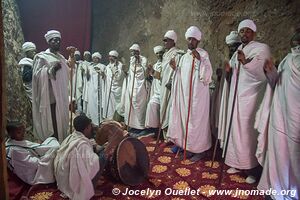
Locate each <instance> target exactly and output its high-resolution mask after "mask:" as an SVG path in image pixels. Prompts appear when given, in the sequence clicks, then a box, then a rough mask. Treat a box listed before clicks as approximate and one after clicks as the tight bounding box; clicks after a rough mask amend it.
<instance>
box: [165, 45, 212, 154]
mask: <svg viewBox="0 0 300 200" xmlns="http://www.w3.org/2000/svg"><path fill="white" fill-rule="evenodd" d="M197 51H198V53H199V54H200V60H198V59H196V58H193V56H192V54H191V51H190V50H188V52H187V53H186V54H184V55H183V56H182V57H181V59H180V61H179V64H178V67H177V69H176V71H175V76H174V79H173V83H172V84H173V86H172V94H174V95H173V98H172V102H171V103H172V106H171V110H170V120H169V129H168V132H167V137H168V138H169V139H170V140H171V141H173V142H174V143H175V144H176V145H177V146H179V147H182V148H184V145H185V141H184V140H185V137H186V129H187V127H186V125H187V118H188V107H189V98H190V96H191V100H190V102H191V105H190V117H189V121H188V136H187V150H188V151H190V152H193V153H202V152H204V151H206V150H208V149H209V148H210V147H211V134H210V123H209V104H210V94H209V83H210V82H211V76H212V67H211V63H210V60H209V56H208V53H207V52H206V51H205V50H203V49H200V48H197ZM193 59H194V62H195V63H194V70H193V72H192V65H193ZM191 73H193V76H192V80H191ZM191 82H192V89H191V92H192V94H190V84H191ZM175 94H176V95H175Z"/></svg>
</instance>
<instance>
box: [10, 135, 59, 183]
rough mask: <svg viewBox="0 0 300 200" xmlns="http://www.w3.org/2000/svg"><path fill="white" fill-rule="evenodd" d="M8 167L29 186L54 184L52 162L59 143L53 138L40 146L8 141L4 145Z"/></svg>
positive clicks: (26, 142) (27, 142)
mask: <svg viewBox="0 0 300 200" xmlns="http://www.w3.org/2000/svg"><path fill="white" fill-rule="evenodd" d="M5 148H6V158H7V161H8V167H9V168H10V169H11V170H12V172H14V173H15V174H16V175H17V176H18V177H19V178H20V179H22V181H24V182H25V183H28V184H30V185H35V184H47V183H54V182H55V178H54V168H53V161H54V158H55V156H56V151H57V149H58V148H59V143H58V141H57V140H56V138H54V137H49V138H47V139H46V140H45V141H44V142H43V143H42V144H38V143H34V142H30V141H28V140H22V141H17V140H13V139H8V140H7V141H6V143H5Z"/></svg>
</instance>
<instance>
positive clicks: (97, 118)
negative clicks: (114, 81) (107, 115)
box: [85, 63, 105, 125]
mask: <svg viewBox="0 0 300 200" xmlns="http://www.w3.org/2000/svg"><path fill="white" fill-rule="evenodd" d="M95 67H98V68H99V69H100V71H101V72H103V71H104V70H105V65H103V64H101V63H98V64H94V63H92V64H91V65H90V66H89V71H90V75H91V77H90V80H89V81H87V82H86V93H85V95H86V96H85V99H86V100H87V104H86V106H87V107H86V116H87V117H89V118H90V119H91V120H92V122H93V124H95V125H99V124H100V122H102V120H103V109H102V100H103V97H102V95H103V92H104V91H103V84H104V83H103V79H102V77H101V75H100V74H99V73H98V72H96V70H95Z"/></svg>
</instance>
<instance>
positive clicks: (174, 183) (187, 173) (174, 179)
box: [9, 136, 263, 200]
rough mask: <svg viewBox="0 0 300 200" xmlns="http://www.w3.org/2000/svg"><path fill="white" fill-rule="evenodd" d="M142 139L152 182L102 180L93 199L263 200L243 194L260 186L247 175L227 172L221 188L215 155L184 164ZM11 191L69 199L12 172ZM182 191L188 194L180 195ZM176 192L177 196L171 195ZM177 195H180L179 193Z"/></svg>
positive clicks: (35, 198) (43, 199) (37, 198)
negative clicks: (135, 183)
mask: <svg viewBox="0 0 300 200" xmlns="http://www.w3.org/2000/svg"><path fill="white" fill-rule="evenodd" d="M141 140H142V141H143V142H144V143H145V144H146V148H147V150H148V152H149V156H150V172H149V182H147V183H144V184H142V185H139V186H135V187H130V186H126V185H124V184H121V183H117V182H115V181H113V180H110V179H109V178H108V177H105V178H104V177H102V178H101V179H100V180H99V182H98V186H97V190H96V192H99V191H102V192H103V194H102V195H101V196H97V197H94V198H93V199H95V200H96V199H101V200H102V199H103V200H105V199H109V200H110V199H159V200H164V199H172V200H183V199H200V200H201V199H212V200H221V199H222V200H223V199H226V200H227V199H250V200H262V199H263V197H262V196H253V195H247V193H243V191H244V190H255V188H256V184H247V183H245V175H243V174H234V175H229V174H227V173H226V172H225V173H224V174H223V180H222V184H221V186H220V187H219V186H218V185H219V184H218V183H219V177H220V167H221V166H220V163H219V162H215V164H214V166H213V167H212V168H211V167H210V166H211V161H210V159H211V152H210V153H209V155H208V156H207V157H206V158H204V159H203V160H201V161H198V162H196V163H191V162H189V161H188V160H187V161H186V162H184V161H181V160H180V159H179V158H175V154H173V153H172V152H171V149H170V147H165V148H161V149H159V148H158V149H157V150H156V152H155V153H154V152H153V151H154V147H155V142H154V141H153V139H152V138H151V137H150V136H148V137H145V138H142V139H141ZM218 154H219V155H218V157H217V160H218V159H219V158H220V152H218ZM227 169H228V167H227V166H225V167H224V170H227ZM9 188H10V199H20V197H21V196H27V197H28V198H29V199H32V200H48V199H49V200H54V199H55V200H57V199H58V200H60V199H65V198H63V197H62V196H61V192H60V191H59V190H58V189H57V188H56V186H55V184H50V185H39V186H35V187H33V188H31V189H30V190H29V188H30V187H29V186H28V185H25V184H23V183H22V182H21V181H20V180H18V179H17V178H16V177H15V176H14V175H13V174H12V173H9ZM116 188H118V189H119V191H120V192H125V191H126V190H127V189H128V190H132V191H137V192H141V191H142V190H143V192H144V194H138V195H135V194H133V195H130V196H128V195H127V196H126V195H122V194H119V195H113V194H112V190H113V189H114V192H118V191H117V190H118V189H116ZM237 189H238V190H237ZM179 190H184V191H182V194H179V195H178V192H179ZM214 190H227V192H228V193H229V192H231V195H230V194H228V195H225V194H223V195H212V196H210V195H209V192H211V191H214ZM241 190H243V191H241ZM236 191H238V192H236ZM172 192H173V194H174V195H171V194H170V195H167V194H169V193H172ZM176 192H177V195H176V194H175V193H176ZM219 192H220V191H219ZM247 192H250V191H247Z"/></svg>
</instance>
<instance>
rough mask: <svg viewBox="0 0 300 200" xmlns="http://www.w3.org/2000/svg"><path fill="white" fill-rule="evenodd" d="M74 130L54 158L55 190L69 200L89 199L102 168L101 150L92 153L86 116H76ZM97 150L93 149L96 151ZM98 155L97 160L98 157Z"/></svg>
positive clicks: (89, 123) (90, 128)
mask: <svg viewBox="0 0 300 200" xmlns="http://www.w3.org/2000/svg"><path fill="white" fill-rule="evenodd" d="M73 125H74V128H75V131H74V132H73V133H72V134H71V135H69V136H68V137H67V138H66V139H65V140H64V141H63V142H62V144H61V146H60V148H59V150H58V151H57V156H56V157H55V159H54V173H55V178H56V182H57V187H58V189H59V190H60V191H61V192H63V193H64V194H65V195H66V196H68V198H70V199H72V200H88V199H91V198H92V197H93V196H94V194H95V190H94V187H95V186H96V182H97V180H98V178H99V175H101V172H102V170H103V168H104V165H105V157H103V151H102V152H101V153H100V154H101V156H102V157H101V156H100V154H99V155H98V154H97V153H99V152H97V153H96V152H94V147H93V142H92V140H90V139H91V138H92V137H93V132H92V124H91V120H90V119H89V118H88V117H86V116H85V115H79V116H77V117H75V119H74V121H73ZM95 149H96V148H95ZM99 156H100V157H99Z"/></svg>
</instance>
